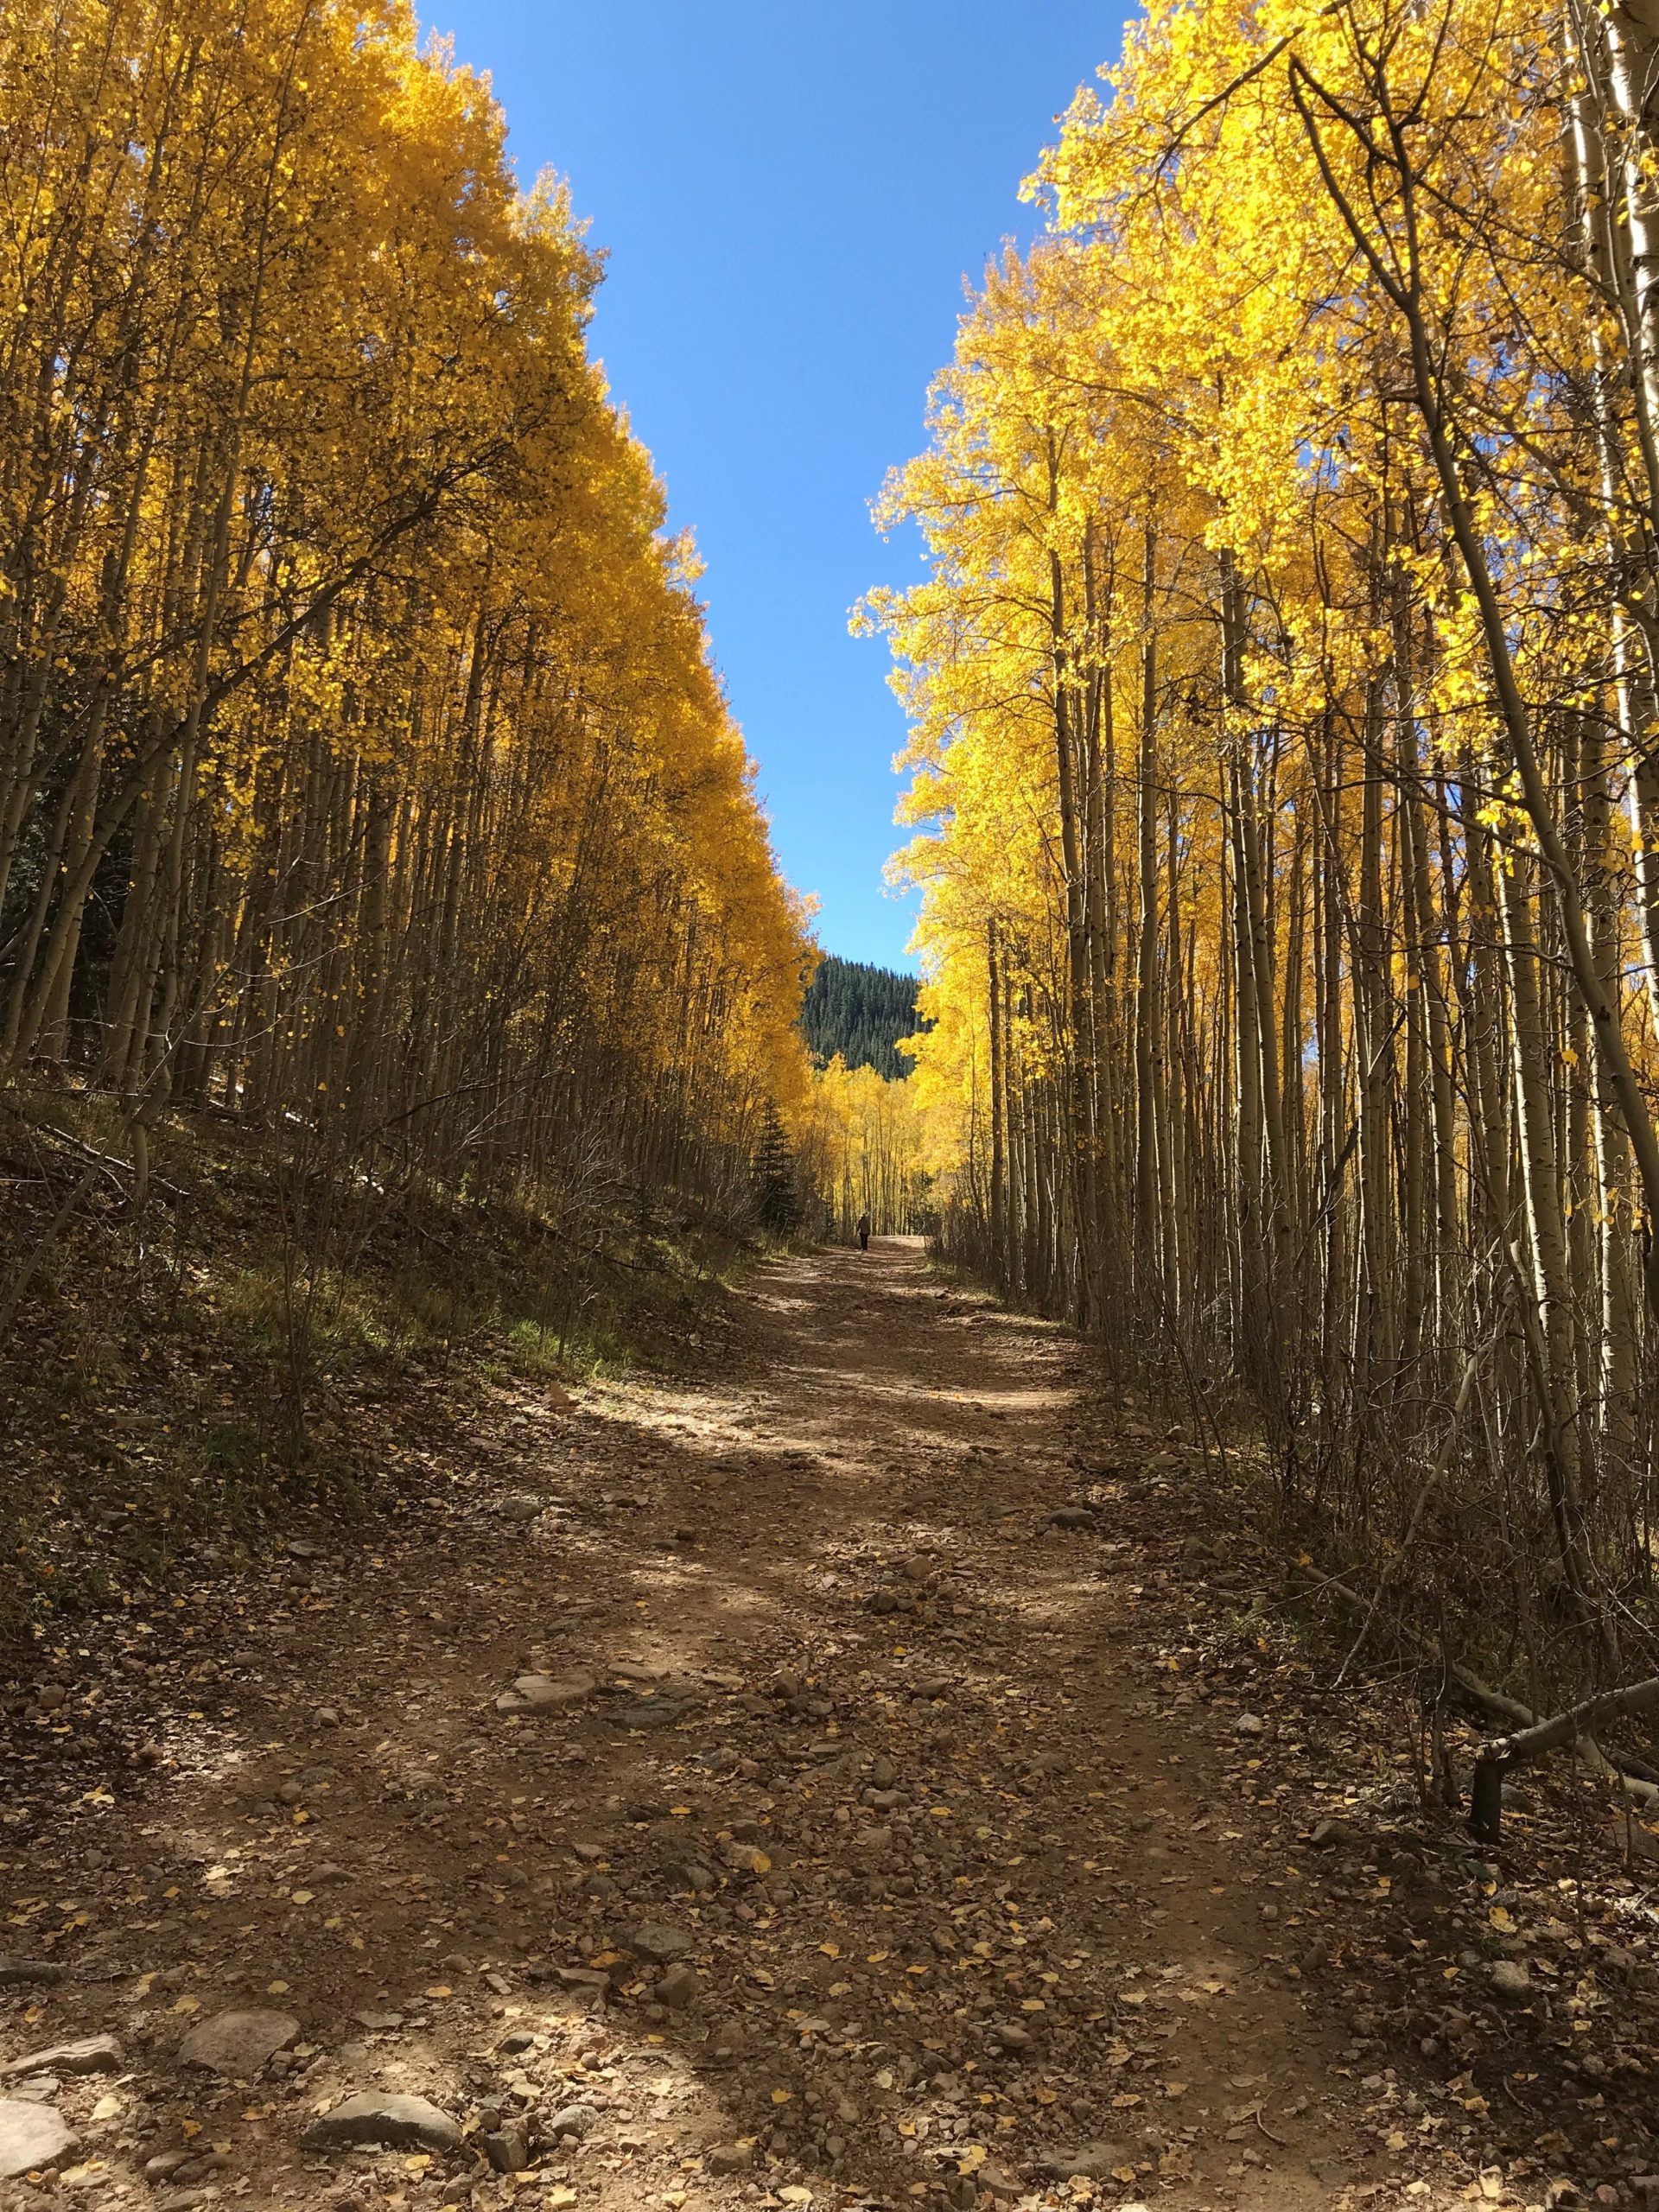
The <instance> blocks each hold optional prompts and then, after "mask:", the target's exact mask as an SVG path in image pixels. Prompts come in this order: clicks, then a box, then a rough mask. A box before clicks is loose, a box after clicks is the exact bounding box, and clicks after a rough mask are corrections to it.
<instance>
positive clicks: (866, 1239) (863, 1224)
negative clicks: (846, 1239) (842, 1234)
mask: <svg viewBox="0 0 1659 2212" xmlns="http://www.w3.org/2000/svg"><path fill="white" fill-rule="evenodd" d="M853 1234H854V1236H856V1237H857V1239H858V1249H859V1250H860V1251H861V1252H868V1250H869V1249H870V1217H869V1216H868V1214H867V1213H861V1214H860V1216H859V1217H858V1226H857V1228H856V1229H855V1230H854V1231H853Z"/></svg>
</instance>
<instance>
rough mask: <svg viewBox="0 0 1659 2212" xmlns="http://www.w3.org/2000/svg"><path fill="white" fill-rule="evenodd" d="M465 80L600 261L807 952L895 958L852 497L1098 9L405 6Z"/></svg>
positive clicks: (628, 395)
mask: <svg viewBox="0 0 1659 2212" xmlns="http://www.w3.org/2000/svg"><path fill="white" fill-rule="evenodd" d="M418 4H420V5H421V11H422V17H423V22H426V23H427V24H429V26H430V28H432V29H435V30H438V31H442V32H443V33H444V34H446V35H451V36H453V38H454V47H455V55H456V59H457V60H461V61H465V62H467V63H469V64H471V65H472V66H473V67H476V68H481V69H487V70H488V71H490V73H492V76H493V79H494V88H495V92H496V96H497V98H498V99H499V100H500V102H501V104H502V105H503V107H504V108H505V111H506V113H507V118H508V121H509V124H510V125H511V127H512V140H511V143H512V150H513V153H514V156H515V158H516V160H517V162H518V170H519V174H520V175H521V176H522V177H523V178H524V181H526V182H528V181H530V179H531V176H532V175H534V174H535V173H536V171H537V170H538V169H540V168H543V167H551V168H556V169H557V170H558V171H560V172H561V173H562V174H563V175H565V176H567V177H569V180H570V184H571V188H572V192H573V194H574V197H575V206H576V209H577V212H578V213H580V214H582V215H584V216H586V217H588V218H589V219H590V221H591V224H592V230H591V237H592V240H593V243H594V245H598V246H601V247H603V248H604V249H606V250H607V252H608V255H609V262H608V273H607V280H606V283H605V284H604V286H603V288H602V290H601V296H600V302H599V309H598V314H597V317H596V320H595V325H594V347H595V350H596V352H597V353H599V355H600V356H601V359H603V360H604V362H605V365H606V367H607V372H608V374H609V377H610V380H611V385H612V388H613V391H614V392H615V394H616V396H617V397H618V398H619V399H620V401H621V402H622V403H623V404H625V405H626V408H627V409H628V411H629V413H630V415H631V416H632V421H633V424H634V428H635V429H636V430H637V431H638V432H639V435H640V436H641V437H642V438H643V439H644V440H645V443H646V444H647V445H648V446H649V447H650V448H651V450H652V454H654V455H655V457H656V461H657V464H658V468H659V469H660V470H661V471H662V473H663V474H664V477H665V478H666V480H667V484H668V490H669V497H670V500H671V519H672V521H673V523H674V524H675V525H676V526H679V525H682V524H690V525H691V527H692V528H693V529H694V530H695V531H696V537H697V543H698V546H699V548H700V550H701V552H702V557H703V559H704V561H705V563H706V564H707V573H706V575H705V576H704V578H703V582H702V591H703V594H704V596H705V597H706V599H707V601H708V603H709V628H710V632H711V633H712V636H713V639H714V647H715V657H716V658H717V659H718V661H719V663H720V665H721V669H722V671H724V674H725V677H726V683H727V687H728V691H729V694H730V697H731V702H732V706H733V709H734V712H735V714H736V715H737V718H738V720H739V721H740V722H741V725H742V728H743V733H744V735H745V737H746V739H747V742H748V746H749V749H750V751H751V752H752V753H753V754H754V755H755V757H756V758H757V760H759V762H760V789H761V791H762V794H763V796H764V798H765V799H766V805H767V809H768V811H769V812H770V814H771V817H772V831H773V837H774V841H775V842H776V845H777V849H778V853H779V859H780V860H781V861H782V863H783V867H784V870H785V874H787V875H788V877H789V879H790V880H791V882H792V883H794V884H795V885H796V886H797V887H798V888H799V889H801V890H803V891H810V892H814V893H817V896H818V898H819V899H820V900H821V902H822V911H821V912H820V915H819V918H818V934H819V937H820V939H821V941H822V942H823V945H824V947H825V949H826V950H829V951H831V952H838V953H841V954H842V955H844V956H845V957H848V958H849V959H855V960H876V961H880V962H882V963H885V964H887V965H889V966H895V967H899V966H902V967H909V966H912V965H913V964H914V963H913V961H912V959H911V958H910V957H909V956H908V955H907V954H906V950H905V945H906V939H907V938H908V936H909V934H910V928H911V921H912V917H911V913H910V911H909V906H908V903H907V902H904V901H901V900H899V899H896V898H895V897H894V896H893V894H892V893H889V892H887V890H885V889H884V887H883V885H882V880H881V869H882V864H883V862H884V861H886V859H887V855H888V854H889V853H890V852H891V850H892V849H893V846H894V845H895V844H896V843H897V842H899V838H898V836H897V833H896V832H895V830H894V829H893V803H894V799H895V798H896V795H897V791H898V789H899V786H898V785H897V783H896V782H895V780H894V779H893V774H892V770H891V762H892V758H893V753H895V752H896V751H897V750H898V749H899V746H900V744H901V743H902V742H903V737H904V728H903V720H902V717H901V715H900V714H899V708H898V704H897V702H896V701H895V700H894V699H893V696H892V694H891V693H890V692H889V691H888V690H887V684H886V677H887V654H886V651H885V649H884V647H883V646H882V645H881V644H880V641H879V640H875V639H852V638H849V635H848V633H847V612H848V609H849V607H850V606H851V604H852V602H853V601H855V599H856V598H857V597H858V596H859V594H861V592H863V591H865V590H867V589H868V588H869V586H870V585H871V584H873V583H875V582H907V581H909V579H910V577H911V576H912V575H914V574H915V573H916V570H915V565H914V564H915V558H916V556H915V550H914V547H913V545H912V544H910V543H901V542H898V541H895V543H893V544H892V545H884V544H883V543H882V541H881V540H880V537H878V536H877V535H876V533H875V531H874V528H873V527H872V525H871V523H870V519H869V505H868V503H869V501H870V499H871V498H872V497H873V496H874V493H876V492H877V491H878V490H879V489H880V484H881V480H882V477H883V475H884V474H885V473H886V471H887V468H888V467H890V466H891V465H893V463H895V462H898V461H903V460H905V459H906V458H907V457H908V456H909V455H910V454H912V452H914V451H915V450H916V449H917V448H918V446H919V444H920V443H921V442H922V417H923V407H924V404H925V395H926V389H927V384H928V379H929V378H930V377H931V375H932V373H933V372H934V370H935V369H936V368H938V366H939V365H941V364H942V363H943V362H944V361H946V360H947V359H949V358H950V349H951V346H952V344H953V342H954V340H955V332H956V317H957V314H958V313H959V312H960V309H961V307H962V280H963V277H964V275H967V276H970V277H977V275H978V273H979V271H980V270H981V269H982V267H983V265H984V264H985V261H986V259H987V257H988V256H989V255H991V254H993V253H994V252H995V251H996V249H997V247H998V245H999V244H1000V242H1001V239H1003V238H1006V237H1009V236H1014V237H1020V238H1024V237H1027V236H1028V235H1029V234H1030V231H1031V228H1032V225H1033V211H1032V210H1031V209H1029V208H1027V207H1021V205H1020V200H1019V197H1018V192H1019V185H1020V178H1021V177H1022V176H1023V175H1027V173H1028V172H1029V171H1030V169H1031V168H1033V165H1034V163H1035V161H1036V157H1037V155H1038V152H1039V149H1040V148H1041V147H1042V146H1043V145H1044V144H1045V143H1046V142H1047V141H1048V140H1049V139H1051V138H1052V136H1053V118H1055V116H1056V115H1058V113H1060V112H1061V111H1063V110H1064V108H1065V105H1067V103H1068V102H1069V100H1070V99H1071V94H1072V92H1073V91H1074V89H1075V88H1076V86H1077V85H1078V84H1080V83H1082V82H1084V81H1085V80H1086V79H1091V78H1092V76H1093V74H1094V72H1095V69H1096V67H1097V66H1098V65H1099V64H1100V63H1101V62H1102V61H1104V60H1109V59H1112V58H1114V57H1115V56H1116V52H1117V48H1118V43H1119V39H1120V37H1121V32H1122V22H1123V20H1124V16H1125V14H1126V13H1127V12H1128V11H1127V10H1125V9H1124V8H1123V7H1122V5H1120V4H1118V0H1107V4H1102V3H1101V0H1089V3H1088V4H1085V0H885V4H876V0H835V4H827V3H826V0H820V4H819V5H817V6H802V5H800V4H798V0H796V3H795V4H791V0H700V4H696V0H581V4H577V0H418Z"/></svg>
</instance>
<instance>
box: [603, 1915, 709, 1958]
mask: <svg viewBox="0 0 1659 2212" xmlns="http://www.w3.org/2000/svg"><path fill="white" fill-rule="evenodd" d="M617 1941H618V1942H620V1944H621V1945H622V1947H623V1948H624V1949H625V1950H629V1951H632V1953H633V1955H634V1956H635V1958H637V1959H649V1960H650V1961H652V1965H653V1966H659V1967H665V1966H671V1965H672V1964H673V1963H674V1961H676V1960H677V1959H683V1957H684V1956H685V1955H686V1953H687V1952H688V1951H689V1950H690V1948H691V1938H690V1936H689V1935H688V1934H687V1933H686V1931H685V1929H683V1928H671V1927H670V1926H669V1925H668V1923H666V1922H665V1921H661V1920H648V1921H646V1922H645V1923H644V1925H643V1926H641V1927H639V1928H624V1929H621V1930H620V1933H619V1935H618V1936H617Z"/></svg>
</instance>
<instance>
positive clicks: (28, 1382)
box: [0, 1092, 752, 1648]
mask: <svg viewBox="0 0 1659 2212" xmlns="http://www.w3.org/2000/svg"><path fill="white" fill-rule="evenodd" d="M87 1147H92V1149H93V1150H95V1151H99V1150H101V1151H107V1152H109V1153H110V1154H111V1156H112V1157H113V1156H116V1155H118V1154H122V1153H123V1152H124V1147H123V1146H122V1143H121V1140H120V1136H119V1132H118V1129H117V1127H116V1125H115V1122H114V1121H113V1118H112V1116H111V1111H110V1109H108V1107H107V1106H106V1105H105V1103H104V1102H102V1101H99V1100H95V1099H87V1098H85V1097H82V1096H79V1095H77V1094H74V1093H67V1092H55V1093H53V1094H50V1095H45V1094H40V1095H36V1096H34V1097H33V1098H31V1099H29V1101H27V1102H25V1104H24V1109H23V1112H22V1114H21V1115H20V1114H18V1113H16V1112H10V1113H8V1115H7V1116H6V1118H5V1119H4V1120H3V1122H0V1177H3V1178H4V1185H3V1199H0V1205H3V1213H0V1282H3V1283H10V1284H13V1285H15V1284H16V1281H18V1278H19V1271H20V1270H21V1269H22V1268H27V1267H29V1264H30V1262H31V1260H35V1262H36V1264H35V1272H34V1274H33V1280H32V1281H30V1283H29V1287H28V1289H27V1292H26V1294H25V1295H24V1298H23V1300H22V1306H21V1307H20V1308H19V1310H18V1312H17V1314H16V1318H15V1319H13V1321H12V1323H11V1325H10V1329H9V1330H7V1331H6V1332H5V1338H4V1343H3V1345H0V1452H3V1454H4V1464H5V1466H6V1468H7V1477H6V1480H5V1484H4V1497H5V1513H4V1517H3V1522H0V1648H3V1647H4V1646H5V1645H6V1644H8V1643H16V1641H17V1640H18V1639H20V1638H22V1639H29V1640H33V1641H35V1642H36V1643H39V1642H41V1640H42V1639H50V1638H51V1637H52V1636H53V1635H54V1631H55V1630H60V1629H61V1628H63V1627H64V1626H66V1625H67V1623H68V1622H69V1621H71V1620H73V1617H74V1616H75V1614H76V1613H77V1612H79V1611H81V1610H83V1609H85V1608H86V1607H88V1606H105V1605H111V1604H116V1605H120V1604H122V1603H124V1602H131V1603H149V1602H151V1601H153V1599H155V1597H156V1594H157V1593H158V1592H162V1591H164V1590H166V1589H167V1588H168V1586H170V1585H171V1584H172V1583H174V1582H175V1580H176V1579H177V1578H179V1577H181V1576H194V1575H200V1574H204V1573H212V1572H213V1568H214V1567H215V1566H217V1565H219V1564H221V1563H226V1564H234V1563H237V1562H238V1560H241V1559H242V1558H245V1556H247V1555H249V1554H251V1553H252V1552H255V1551H257V1550H258V1549H260V1548H264V1547H267V1546H268V1545H269V1543H270V1540H271V1537H272V1535H273V1533H275V1532H277V1531H280V1530H281V1529H283V1528H284V1527H286V1526H289V1525H291V1524H292V1522H293V1521H294V1519H295V1517H296V1516H305V1515H309V1514H310V1513H313V1512H315V1511H318V1510H321V1511H325V1512H330V1513H337V1514H340V1515H344V1516H353V1517H356V1516H371V1515H373V1514H376V1513H379V1512H385V1511H395V1510H397V1508H398V1505H399V1503H400V1501H399V1499H398V1497H397V1495H396V1492H395V1487H394V1485H392V1484H391V1481H390V1479H389V1478H387V1477H385V1475H384V1474H383V1472H382V1469H383V1466H384V1465H385V1464H386V1463H387V1462H389V1461H391V1460H392V1459H396V1458H397V1457H398V1456H400V1454H401V1453H402V1452H404V1450H406V1449H407V1448H409V1447H410V1446H418V1445H419V1444H420V1443H421V1442H422V1441H423V1440H428V1441H429V1442H431V1443H432V1444H434V1445H435V1444H437V1443H439V1442H440V1441H441V1440H442V1435H443V1433H444V1432H445V1430H446V1429H447V1428H448V1426H449V1424H450V1423H451V1421H453V1419H454V1415H455V1414H456V1412H457V1411H458V1410H460V1408H461V1407H462V1406H464V1405H465V1404H467V1403H468V1402H472V1401H474V1399H475V1398H476V1396H477V1395H478V1394H479V1393H480V1391H483V1390H486V1389H488V1388H489V1387H490V1386H491V1385H492V1383H495V1382H498V1381H500V1380H503V1379H505V1378H507V1377H509V1376H532V1375H539V1376H545V1377H547V1378H548V1379H550V1380H552V1379H554V1378H556V1376H559V1375H560V1374H562V1373H563V1374H570V1375H574V1374H577V1373H580V1372H591V1371H593V1370H595V1369H599V1370H604V1369H607V1368H609V1369H615V1368H617V1367H619V1366H622V1365H626V1364H628V1363H634V1362H645V1363H649V1364H652V1365H665V1366H670V1367H671V1366H672V1365H673V1364H674V1357H675V1347H676V1345H677V1344H680V1343H683V1342H684V1341H685V1339H686V1338H689V1337H691V1336H694V1335H695V1333H696V1331H697V1328H698V1325H699V1319H700V1316H701V1315H702V1313H704V1311H705V1309H706V1308H707V1306H709V1303H710V1301H711V1300H718V1299H719V1297H720V1296H721V1291H722V1287H723V1284H724V1281H725V1280H726V1279H728V1278H729V1277H730V1276H731V1275H732V1274H734V1273H735V1272H739V1271H741V1269H742V1268H744V1267H745V1265H746V1264H747V1261H748V1260H749V1258H750V1257H751V1256H752V1254H751V1253H750V1252H749V1250H748V1249H747V1248H745V1247H743V1246H741V1245H740V1244H738V1243H734V1241H733V1240H732V1239H731V1237H729V1236H726V1235H724V1234H722V1233H721V1231H719V1230H716V1229H715V1228H713V1227H711V1226H709V1225H708V1224H700V1223H698V1222H696V1221H695V1220H692V1219H690V1218H687V1217H685V1216H684V1215H683V1214H677V1215H676V1217H674V1218H673V1219H671V1220H664V1219H661V1218H652V1217H651V1216H650V1215H649V1214H648V1213H646V1212H644V1211H641V1209H640V1206H639V1201H638V1199H637V1197H632V1196H625V1195H624V1194H621V1193H613V1194H611V1195H610V1196H609V1198H604V1197H601V1198H598V1199H595V1200H592V1201H590V1202H589V1203H588V1205H586V1206H585V1207H584V1208H582V1211H580V1212H579V1213H578V1212H570V1213H567V1214H565V1215H564V1216H563V1218H562V1219H561V1221H560V1222H559V1223H558V1224H553V1223H551V1222H550V1221H548V1220H546V1219H543V1218H538V1217H535V1216H533V1215H532V1214H531V1213H529V1212H528V1211H525V1210H524V1209H523V1208H521V1207H518V1206H511V1207H509V1206H488V1207H486V1206H480V1205H472V1204H469V1203H467V1201H465V1200H464V1199H462V1198H460V1197H458V1196H457V1195H455V1194H454V1193H453V1192H439V1191H433V1190H431V1189H429V1188H428V1189H418V1190H416V1189H406V1190H404V1191H401V1192H389V1191H386V1190H384V1189H379V1190H376V1189H359V1192H358V1193H357V1194H356V1196H355V1197H353V1198H350V1199H349V1200H348V1201H347V1202H346V1204H345V1205H338V1204H336V1203H334V1202H333V1201H332V1200H328V1199H320V1198H319V1194H318V1191H317V1189H316V1188H315V1186H313V1185H309V1184H308V1181H307V1179H306V1178H305V1176H304V1175H303V1174H302V1173H301V1172H300V1170H299V1168H298V1167H297V1166H296V1163H295V1161H294V1160H292V1159H291V1157H289V1156H288V1155H287V1154H286V1153H285V1151H284V1148H283V1146H282V1145H281V1144H280V1143H279V1142H278V1141H276V1140H275V1139H273V1138H272V1136H271V1135H270V1134H268V1133H266V1132H264V1131H261V1130H258V1129H256V1128H249V1127H247V1126H245V1125H243V1124H241V1123H238V1122H232V1121H230V1120H226V1119H221V1118H217V1117H201V1118H191V1119H184V1118H177V1119H175V1120H173V1121H171V1122H167V1123H164V1124H163V1125H162V1128H159V1129H158V1130H157V1131H156V1135H155V1139H154V1144H153V1170H152V1186H151V1193H150V1195H149V1198H148V1200H147V1202H146V1204H145V1205H143V1208H142V1209H138V1210H135V1208H134V1205H133V1204H132V1200H131V1190H132V1185H131V1179H130V1175H128V1174H126V1173H124V1172H123V1171H122V1169H121V1167H120V1166H119V1165H117V1166H113V1167H111V1168H110V1169H109V1170H107V1171H106V1170H105V1169H103V1168H97V1169H96V1172H95V1173H94V1174H93V1176H92V1182H91V1185H90V1186H89V1187H88V1188H87V1189H86V1191H85V1192H84V1193H83V1194H82V1197H81V1199H80V1203H79V1206H78V1208H77V1210H76V1211H75V1213H74V1216H73V1219H72V1221H71V1224H70V1225H69V1227H68V1229H67V1232H66V1233H64V1234H62V1235H61V1236H59V1237H57V1238H56V1239H55V1240H54V1239H52V1238H51V1237H50V1235H49V1230H50V1227H51V1224H52V1221H53V1217H54V1214H55V1213H56V1212H57V1211H58V1209H59V1208H60V1206H61V1205H62V1203H63V1201H64V1199H65V1198H66V1196H67V1194H68V1193H69V1192H71V1191H72V1190H73V1187H74V1186H75V1185H76V1184H77V1183H78V1182H79V1180H80V1179H81V1178H82V1177H83V1176H84V1175H85V1174H86V1172H87V1169H88V1166H89V1165H95V1163H90V1162H89V1160H88V1158H87V1152H86V1148H87ZM39 1255H43V1256H39ZM4 1302H5V1300H4V1298H3V1294H0V1304H3V1303H4ZM393 1447H395V1448H393Z"/></svg>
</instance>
